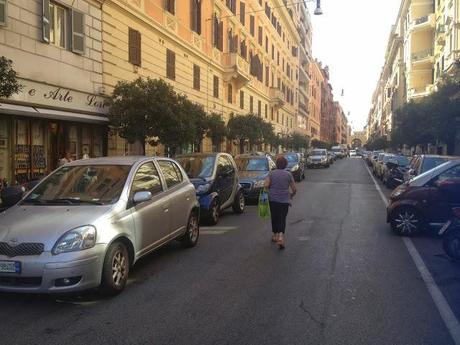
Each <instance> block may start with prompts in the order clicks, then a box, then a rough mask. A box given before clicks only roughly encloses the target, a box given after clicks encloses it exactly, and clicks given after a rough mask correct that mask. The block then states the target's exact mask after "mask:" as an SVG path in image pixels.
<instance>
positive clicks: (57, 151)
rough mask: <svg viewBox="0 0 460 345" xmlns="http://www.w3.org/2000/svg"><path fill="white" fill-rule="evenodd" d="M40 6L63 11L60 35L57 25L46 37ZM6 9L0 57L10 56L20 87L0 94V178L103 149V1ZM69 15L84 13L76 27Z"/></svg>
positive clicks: (39, 0)
mask: <svg viewBox="0 0 460 345" xmlns="http://www.w3.org/2000/svg"><path fill="white" fill-rule="evenodd" d="M49 3H50V4H49ZM44 6H46V7H47V8H50V9H51V8H52V9H53V11H54V10H55V11H60V12H59V13H61V14H63V18H64V21H63V23H64V30H65V33H64V34H63V35H62V36H61V37H62V41H61V40H59V39H58V38H59V35H58V32H59V31H58V30H50V36H49V38H48V36H47V35H45V33H46V32H47V31H44V30H43V27H44V23H46V21H44V19H43V18H44V15H43V7H44ZM48 6H49V7H48ZM6 13H7V17H6V22H5V25H0V56H5V57H6V58H8V59H10V60H12V62H13V68H14V69H15V71H16V72H17V73H18V81H19V82H20V84H21V85H22V90H21V91H20V92H19V93H17V94H14V95H12V96H11V97H10V98H8V99H0V179H2V178H6V179H7V180H8V181H9V182H10V183H16V182H17V183H22V182H26V181H28V180H33V179H37V178H40V177H42V176H43V175H45V174H47V173H48V172H50V171H51V170H53V169H54V168H56V166H57V164H58V161H59V159H60V158H62V157H63V156H64V155H66V154H69V155H70V156H71V158H73V159H80V158H82V157H83V156H84V155H85V154H88V155H91V156H101V155H103V154H105V153H106V138H105V137H106V124H107V118H106V117H105V113H106V112H107V106H106V102H105V99H104V98H103V97H102V96H101V91H102V89H101V87H102V57H101V54H102V35H101V28H102V22H101V1H96V0H75V1H73V0H59V1H48V0H46V1H45V0H27V1H21V0H8V1H7V11H6ZM56 13H57V12H56ZM71 16H75V18H77V16H78V18H81V19H82V21H81V26H80V27H79V28H78V29H77V31H78V32H77V31H74V32H72V26H71V23H72V22H71ZM49 22H50V23H51V24H50V25H51V26H52V25H53V23H54V22H53V21H52V20H51V19H50V21H49ZM73 27H74V30H75V28H76V27H78V24H75V25H74V26H73ZM80 31H81V32H80ZM77 33H78V34H79V36H78V37H79V38H82V37H83V41H79V40H78V37H77V36H76V35H73V34H77ZM52 38H56V40H55V42H52V41H53V40H52ZM78 42H81V43H82V44H81V45H78V44H77V43H78ZM61 43H62V47H61ZM77 50H78V51H77Z"/></svg>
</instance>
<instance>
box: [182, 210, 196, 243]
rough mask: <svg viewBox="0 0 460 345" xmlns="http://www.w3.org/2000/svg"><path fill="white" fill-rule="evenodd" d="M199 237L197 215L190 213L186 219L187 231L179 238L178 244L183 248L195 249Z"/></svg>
mask: <svg viewBox="0 0 460 345" xmlns="http://www.w3.org/2000/svg"><path fill="white" fill-rule="evenodd" d="M199 237H200V224H199V220H198V214H197V213H196V212H192V214H190V217H189V219H188V223H187V230H186V231H185V234H184V235H183V236H182V237H181V238H180V242H181V244H182V246H183V247H185V248H191V247H195V246H196V244H197V243H198V238H199Z"/></svg>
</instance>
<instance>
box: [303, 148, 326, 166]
mask: <svg viewBox="0 0 460 345" xmlns="http://www.w3.org/2000/svg"><path fill="white" fill-rule="evenodd" d="M330 165H331V163H330V162H329V158H328V155H327V150H326V149H314V150H312V151H311V153H310V156H309V157H308V159H307V167H308V168H316V167H322V168H329V166H330Z"/></svg>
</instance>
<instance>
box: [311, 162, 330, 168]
mask: <svg viewBox="0 0 460 345" xmlns="http://www.w3.org/2000/svg"><path fill="white" fill-rule="evenodd" d="M307 165H308V167H309V168H316V167H326V166H328V165H329V162H310V163H307Z"/></svg>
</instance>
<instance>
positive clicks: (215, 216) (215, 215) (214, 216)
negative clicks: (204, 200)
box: [212, 204, 219, 221]
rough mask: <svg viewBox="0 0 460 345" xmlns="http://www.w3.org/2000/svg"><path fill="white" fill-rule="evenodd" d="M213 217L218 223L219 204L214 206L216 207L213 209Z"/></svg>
mask: <svg viewBox="0 0 460 345" xmlns="http://www.w3.org/2000/svg"><path fill="white" fill-rule="evenodd" d="M212 217H213V218H214V220H215V221H217V219H218V218H219V210H218V206H217V204H216V205H214V207H213V208H212Z"/></svg>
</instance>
